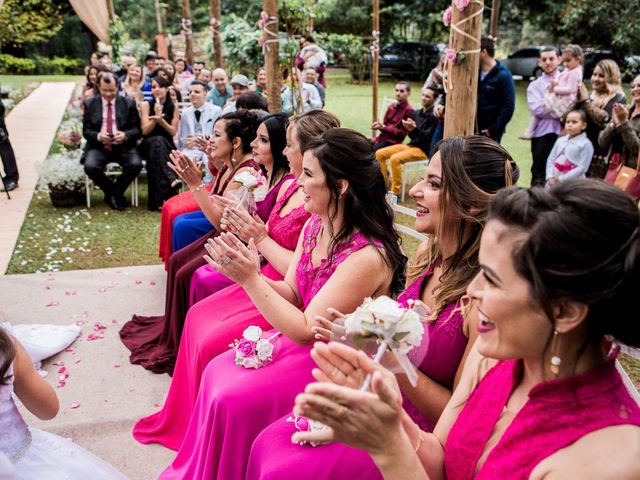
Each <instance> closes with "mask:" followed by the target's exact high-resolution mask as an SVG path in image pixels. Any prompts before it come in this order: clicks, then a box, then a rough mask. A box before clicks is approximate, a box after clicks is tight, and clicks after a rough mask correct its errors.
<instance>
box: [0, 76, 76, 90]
mask: <svg viewBox="0 0 640 480" xmlns="http://www.w3.org/2000/svg"><path fill="white" fill-rule="evenodd" d="M82 79H83V77H81V76H79V75H0V85H7V86H9V87H11V88H20V87H22V86H23V85H27V84H29V83H32V82H79V81H82Z"/></svg>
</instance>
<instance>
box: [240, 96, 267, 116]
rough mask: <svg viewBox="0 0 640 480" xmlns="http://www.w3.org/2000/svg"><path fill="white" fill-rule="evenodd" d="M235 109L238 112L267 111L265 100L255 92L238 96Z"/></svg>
mask: <svg viewBox="0 0 640 480" xmlns="http://www.w3.org/2000/svg"><path fill="white" fill-rule="evenodd" d="M236 109H237V110H238V111H240V110H263V111H265V112H268V111H269V104H268V103H267V99H266V98H264V97H263V96H262V95H260V94H259V93H257V92H247V93H243V94H242V95H239V96H238V98H237V100H236Z"/></svg>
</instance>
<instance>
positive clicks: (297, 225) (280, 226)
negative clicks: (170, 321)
mask: <svg viewBox="0 0 640 480" xmlns="http://www.w3.org/2000/svg"><path fill="white" fill-rule="evenodd" d="M292 178H294V177H293V175H287V176H286V177H284V178H283V179H282V180H281V181H280V183H279V184H282V182H285V181H286V180H291V179H292ZM297 189H298V185H297V183H296V182H295V181H294V182H293V183H291V185H289V187H288V188H287V191H286V192H285V193H284V195H282V196H281V197H280V198H279V199H278V200H277V201H276V202H275V205H274V207H273V210H271V214H270V215H269V220H268V222H267V229H268V231H269V236H270V237H271V238H273V239H274V240H275V241H276V242H278V244H280V245H281V246H283V247H285V248H286V249H287V250H291V251H293V250H295V249H296V244H297V243H298V236H299V234H300V232H301V231H302V226H303V225H304V223H305V222H306V221H307V219H308V218H309V214H308V213H307V211H306V210H305V209H304V205H300V206H299V207H298V208H296V209H295V210H294V211H292V212H290V213H289V214H287V215H285V216H284V217H281V216H280V211H281V210H282V207H284V205H285V204H286V203H287V200H289V198H291V195H293V194H294V193H295V192H296V190H297ZM278 190H279V189H276V188H273V189H272V191H275V192H276V194H277V192H278ZM294 232H297V234H293V233H294ZM265 268H268V269H270V270H273V272H272V273H273V275H277V272H275V270H274V269H273V267H271V266H270V265H266V267H265ZM263 273H264V271H263ZM268 276H269V278H275V277H273V276H272V275H268ZM232 283H233V282H232V281H231V280H230V279H228V278H227V277H225V276H224V275H223V274H222V273H220V272H218V271H216V270H215V269H213V267H211V266H210V265H208V264H207V265H204V266H202V267H200V268H198V269H197V270H196V271H195V273H194V274H193V276H192V277H191V287H190V293H189V306H191V305H194V304H195V303H197V302H199V301H200V300H204V299H205V298H207V297H208V296H209V295H212V294H214V293H216V292H217V291H218V290H222V289H223V288H224V287H227V286H229V285H231V284H232Z"/></svg>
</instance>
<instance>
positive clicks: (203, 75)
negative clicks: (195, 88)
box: [182, 68, 213, 92]
mask: <svg viewBox="0 0 640 480" xmlns="http://www.w3.org/2000/svg"><path fill="white" fill-rule="evenodd" d="M195 80H199V81H201V82H202V83H204V84H205V85H206V86H207V88H209V89H210V88H212V87H213V85H212V84H211V70H209V69H208V68H201V69H200V71H199V72H198V74H197V75H196V76H193V77H191V78H189V79H187V80H185V81H184V83H183V84H182V90H183V91H184V92H189V87H190V86H191V82H193V81H195Z"/></svg>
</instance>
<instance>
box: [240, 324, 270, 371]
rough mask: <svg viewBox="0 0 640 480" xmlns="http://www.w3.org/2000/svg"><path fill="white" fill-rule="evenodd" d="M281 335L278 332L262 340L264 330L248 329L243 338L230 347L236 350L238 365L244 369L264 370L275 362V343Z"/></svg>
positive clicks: (254, 327) (254, 326) (258, 328)
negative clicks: (263, 368)
mask: <svg viewBox="0 0 640 480" xmlns="http://www.w3.org/2000/svg"><path fill="white" fill-rule="evenodd" d="M279 335H280V332H276V333H275V334H274V335H272V336H270V337H268V338H262V329H261V328H260V327H258V326H256V325H252V326H250V327H247V328H246V329H245V330H244V332H242V338H241V339H240V340H236V341H235V342H233V343H232V344H231V345H230V347H232V348H235V349H236V359H235V362H236V365H239V366H241V367H244V368H262V367H264V366H265V365H268V364H269V363H271V361H272V360H273V350H274V345H273V341H272V340H274V339H275V338H277V337H278V336H279Z"/></svg>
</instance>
